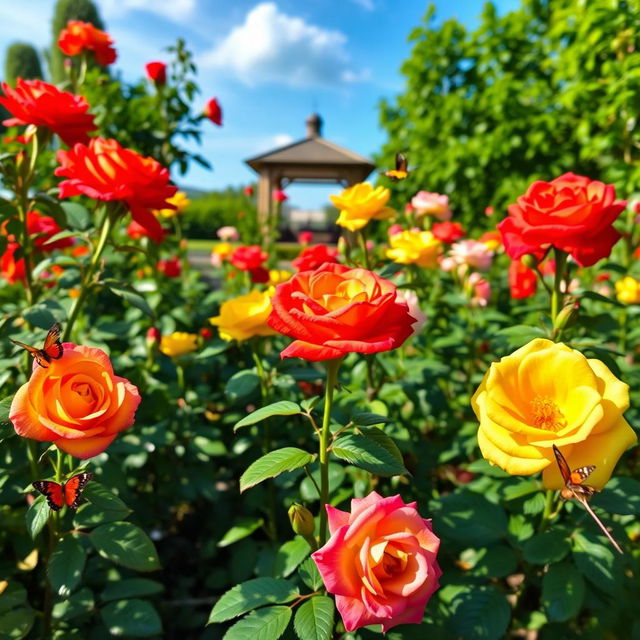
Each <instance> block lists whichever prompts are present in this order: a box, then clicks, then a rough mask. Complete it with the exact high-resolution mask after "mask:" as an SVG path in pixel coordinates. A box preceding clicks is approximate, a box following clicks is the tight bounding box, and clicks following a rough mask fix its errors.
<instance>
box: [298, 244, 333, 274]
mask: <svg viewBox="0 0 640 640" xmlns="http://www.w3.org/2000/svg"><path fill="white" fill-rule="evenodd" d="M337 257H338V250H337V249H331V248H330V247H328V246H327V245H326V244H317V245H315V246H313V247H307V248H306V249H303V250H302V253H301V254H300V255H299V256H298V257H297V258H296V259H295V260H292V261H291V265H292V266H294V267H295V268H296V269H297V270H298V271H313V270H314V269H317V268H318V267H320V266H322V265H323V264H324V263H325V262H338V261H337V260H336V258H337Z"/></svg>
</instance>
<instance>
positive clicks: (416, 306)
mask: <svg viewBox="0 0 640 640" xmlns="http://www.w3.org/2000/svg"><path fill="white" fill-rule="evenodd" d="M398 300H399V301H400V302H406V303H407V306H408V307H409V314H410V315H411V317H412V318H415V319H416V321H415V322H414V323H413V324H412V325H411V328H412V329H413V333H412V334H411V336H412V337H413V336H415V335H417V334H418V333H420V332H421V331H422V329H423V327H424V326H425V325H426V324H427V316H426V315H425V314H424V313H423V312H422V309H421V308H420V300H419V299H418V294H417V293H416V292H415V291H413V290H412V289H398Z"/></svg>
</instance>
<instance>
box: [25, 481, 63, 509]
mask: <svg viewBox="0 0 640 640" xmlns="http://www.w3.org/2000/svg"><path fill="white" fill-rule="evenodd" d="M33 488H34V489H35V490H36V491H39V492H40V493H41V494H42V495H43V496H44V497H45V498H46V499H47V503H48V504H49V507H50V508H51V510H52V511H60V509H62V507H64V488H63V486H62V485H61V484H58V483H57V482H52V481H51V480H37V481H36V482H34V483H33Z"/></svg>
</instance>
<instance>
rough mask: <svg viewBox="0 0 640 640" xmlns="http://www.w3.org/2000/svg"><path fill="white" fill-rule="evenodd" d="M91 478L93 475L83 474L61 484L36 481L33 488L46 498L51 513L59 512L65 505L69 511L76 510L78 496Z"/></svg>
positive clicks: (78, 502)
mask: <svg viewBox="0 0 640 640" xmlns="http://www.w3.org/2000/svg"><path fill="white" fill-rule="evenodd" d="M92 478H93V473H88V472H85V473H79V474H78V475H76V476H73V478H71V479H69V480H67V482H63V483H62V484H58V483H57V482H53V481H51V480H37V481H36V482H34V483H33V488H34V489H36V491H39V492H40V493H41V494H42V495H43V496H45V497H46V498H47V502H48V503H49V507H50V508H51V509H52V510H53V511H60V509H62V507H64V505H65V504H66V505H67V507H69V509H77V508H78V505H79V504H80V494H81V493H82V490H83V489H84V488H85V487H86V486H87V483H88V482H89V480H91V479H92Z"/></svg>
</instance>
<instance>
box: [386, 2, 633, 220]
mask: <svg viewBox="0 0 640 640" xmlns="http://www.w3.org/2000/svg"><path fill="white" fill-rule="evenodd" d="M639 23H640V1H639V0H628V1H622V0H614V1H611V0H592V1H590V2H580V3H577V2H574V1H572V0H553V1H552V0H523V2H522V4H521V6H520V8H518V9H517V10H515V11H512V12H510V13H507V14H506V15H503V16H499V15H498V14H497V12H496V9H495V7H494V6H493V5H492V4H487V5H485V8H484V10H483V13H482V15H481V17H480V25H479V26H478V28H477V29H475V30H473V31H470V30H467V29H465V27H463V26H462V25H461V24H460V23H459V22H457V21H455V20H448V21H446V22H444V23H441V24H436V21H435V11H434V9H433V7H432V8H431V9H429V11H428V12H427V14H426V15H425V18H424V21H423V23H422V24H421V25H420V26H418V27H417V28H416V29H415V30H414V31H413V32H412V33H411V34H410V36H409V39H410V40H411V41H412V42H413V49H412V52H411V56H410V57H409V59H408V60H406V61H405V62H404V64H403V65H402V69H401V72H402V74H403V75H404V76H405V90H404V92H403V93H401V94H400V95H398V96H397V98H396V99H395V100H393V101H387V100H383V101H382V103H381V105H380V114H381V124H382V126H383V127H384V129H385V130H386V131H387V134H388V141H387V142H386V144H385V145H384V148H383V150H382V152H381V154H380V157H379V158H378V160H379V161H380V163H381V164H384V165H385V166H386V165H389V166H391V164H392V163H393V157H394V155H395V152H396V151H398V150H403V151H405V152H406V153H407V155H408V158H409V165H410V167H411V166H414V167H415V169H414V170H413V171H412V173H411V174H410V176H409V177H408V179H407V180H405V181H403V182H401V183H399V184H398V185H397V188H396V189H395V190H394V191H395V194H396V197H397V199H398V201H397V202H396V204H397V205H401V204H402V203H403V202H406V201H407V199H409V198H411V197H412V196H413V194H415V192H416V191H417V190H419V189H426V190H429V191H439V192H442V193H447V194H448V195H449V196H450V198H451V201H452V206H453V209H454V212H455V214H456V219H459V220H461V221H463V222H465V223H467V224H468V225H473V224H476V225H479V226H482V224H483V222H482V221H483V220H484V216H483V215H482V212H483V210H484V208H485V207H486V206H488V205H492V206H494V207H496V209H497V210H498V212H502V211H504V210H505V207H506V205H507V204H508V203H510V202H513V201H514V199H515V198H516V197H517V196H518V195H520V194H521V193H522V192H523V190H524V189H525V188H526V187H527V185H528V184H529V183H530V182H531V181H533V180H536V179H552V178H555V177H557V176H558V175H561V174H562V173H565V172H567V171H573V172H575V173H581V174H584V175H588V176H590V177H591V178H594V179H601V180H604V181H607V182H613V183H614V184H615V185H616V187H617V188H618V189H619V193H620V196H621V197H627V196H628V195H630V193H632V192H633V191H634V190H638V189H639V188H640V166H639V160H640V122H639V121H638V119H637V114H638V109H639V107H640V82H638V80H639V79H640V39H639V32H638V30H637V28H636V27H637V25H638V24H639Z"/></svg>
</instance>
